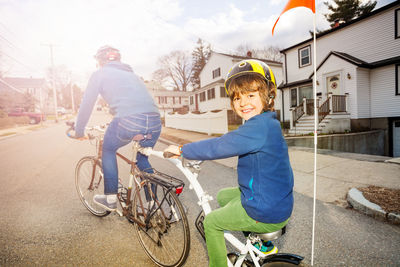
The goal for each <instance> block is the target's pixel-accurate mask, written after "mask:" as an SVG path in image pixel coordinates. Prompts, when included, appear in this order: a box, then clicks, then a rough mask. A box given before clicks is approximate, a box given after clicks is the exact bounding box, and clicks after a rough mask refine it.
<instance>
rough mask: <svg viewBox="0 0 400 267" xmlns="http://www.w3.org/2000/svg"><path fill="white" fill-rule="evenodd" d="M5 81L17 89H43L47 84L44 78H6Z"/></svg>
mask: <svg viewBox="0 0 400 267" xmlns="http://www.w3.org/2000/svg"><path fill="white" fill-rule="evenodd" d="M3 80H4V82H5V83H7V84H9V85H12V86H13V87H16V88H43V87H44V86H45V82H46V81H45V79H43V78H19V77H4V78H3Z"/></svg>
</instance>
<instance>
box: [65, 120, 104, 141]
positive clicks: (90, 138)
mask: <svg viewBox="0 0 400 267" xmlns="http://www.w3.org/2000/svg"><path fill="white" fill-rule="evenodd" d="M65 124H66V125H67V126H69V128H68V129H67V131H66V132H65V133H66V134H67V136H68V137H69V138H72V139H79V138H77V137H76V136H75V135H73V134H71V132H72V131H75V123H74V122H73V121H67V122H66V123H65ZM105 127H106V125H101V126H94V127H86V129H87V130H97V131H99V132H105V130H104V129H103V128H105ZM87 138H88V139H89V140H93V139H95V138H96V137H95V136H94V135H92V134H87Z"/></svg>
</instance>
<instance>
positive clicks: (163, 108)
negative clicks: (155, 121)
mask: <svg viewBox="0 0 400 267" xmlns="http://www.w3.org/2000/svg"><path fill="white" fill-rule="evenodd" d="M144 83H145V85H146V87H147V90H149V92H150V94H151V95H152V96H153V99H154V102H155V103H156V105H157V106H158V109H159V110H160V113H161V116H162V117H165V114H166V113H169V112H175V111H181V112H184V111H188V109H189V108H188V107H189V95H190V92H181V91H171V90H166V89H165V88H164V87H162V86H161V84H159V83H156V82H155V81H145V82H144Z"/></svg>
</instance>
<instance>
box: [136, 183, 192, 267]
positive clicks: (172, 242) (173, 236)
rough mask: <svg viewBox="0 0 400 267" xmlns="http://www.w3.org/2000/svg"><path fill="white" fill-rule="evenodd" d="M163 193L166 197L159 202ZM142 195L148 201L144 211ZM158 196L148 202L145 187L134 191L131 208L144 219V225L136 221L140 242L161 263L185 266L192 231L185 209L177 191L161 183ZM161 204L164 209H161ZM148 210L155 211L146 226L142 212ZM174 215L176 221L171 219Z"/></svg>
mask: <svg viewBox="0 0 400 267" xmlns="http://www.w3.org/2000/svg"><path fill="white" fill-rule="evenodd" d="M147 188H150V186H149V185H148V186H147ZM158 188H160V186H159V187H158ZM160 191H161V192H160ZM164 196H165V200H164V201H163V202H162V203H160V202H159V201H161V200H162V199H163V198H164ZM140 199H141V200H142V202H144V203H145V204H144V208H145V211H143V210H142V208H141V206H140V204H139V203H140ZM157 199H158V200H159V201H150V202H147V201H146V197H145V188H144V187H141V189H140V190H138V191H136V193H135V196H134V199H133V205H132V209H133V210H132V211H133V212H134V213H133V214H134V216H135V218H136V220H139V221H140V222H142V223H143V224H142V225H139V224H138V223H135V230H136V234H137V237H138V239H139V243H140V244H141V246H142V247H143V249H144V251H145V252H146V254H147V256H149V258H150V259H151V260H152V261H153V262H154V263H155V264H157V265H158V266H163V267H170V266H182V265H183V264H184V263H185V262H186V259H187V257H188V255H189V250H190V232H189V224H188V220H187V217H186V213H185V212H184V209H183V206H182V204H181V202H180V201H179V199H178V197H177V196H176V194H175V192H172V191H168V190H167V189H165V188H163V187H161V190H158V192H157ZM152 205H154V206H152ZM160 205H161V207H162V210H163V212H162V213H161V212H159V211H160V209H158V208H159V206H160ZM171 207H172V208H171ZM157 209H158V211H156V210H157ZM149 210H151V211H152V216H151V219H150V221H149V223H148V224H147V225H146V226H143V225H144V224H145V216H144V215H143V213H148V211H149ZM174 211H175V213H174ZM174 214H175V215H176V216H174ZM174 218H175V221H174V222H172V221H173V220H174Z"/></svg>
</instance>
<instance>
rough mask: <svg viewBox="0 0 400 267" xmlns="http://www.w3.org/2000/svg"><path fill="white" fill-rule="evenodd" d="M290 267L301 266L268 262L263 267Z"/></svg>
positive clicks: (283, 262)
mask: <svg viewBox="0 0 400 267" xmlns="http://www.w3.org/2000/svg"><path fill="white" fill-rule="evenodd" d="M289 266H299V265H298V264H295V263H290V262H285V261H275V262H267V263H264V264H263V265H261V267H289Z"/></svg>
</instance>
